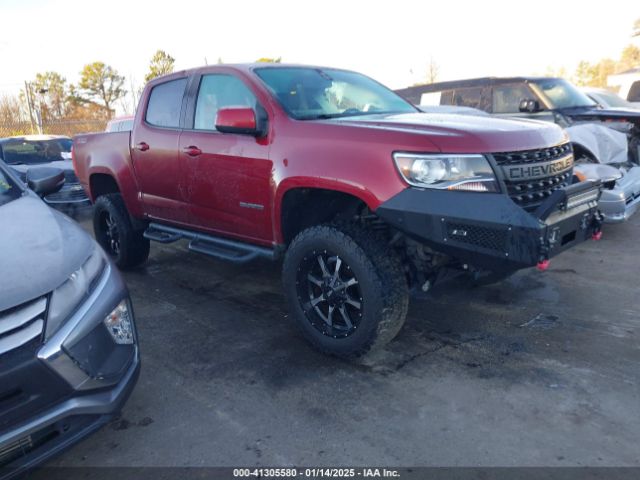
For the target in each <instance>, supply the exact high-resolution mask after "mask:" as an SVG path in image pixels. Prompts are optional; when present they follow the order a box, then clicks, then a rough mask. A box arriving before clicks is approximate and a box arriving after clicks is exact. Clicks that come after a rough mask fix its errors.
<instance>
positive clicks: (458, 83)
mask: <svg viewBox="0 0 640 480" xmlns="http://www.w3.org/2000/svg"><path fill="white" fill-rule="evenodd" d="M555 78H558V77H536V76H528V77H478V78H467V79H464V80H451V81H447V82H436V83H427V84H423V85H414V86H411V87H407V88H400V89H398V90H396V93H400V94H410V93H418V92H419V93H425V92H435V91H439V90H448V89H453V88H465V87H483V86H487V85H500V84H503V83H518V82H533V81H536V80H547V79H555Z"/></svg>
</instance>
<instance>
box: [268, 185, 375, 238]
mask: <svg viewBox="0 0 640 480" xmlns="http://www.w3.org/2000/svg"><path fill="white" fill-rule="evenodd" d="M296 188H309V189H319V190H320V189H322V190H333V191H336V192H341V193H346V194H348V195H351V196H353V197H355V198H358V199H359V200H361V201H362V202H364V203H365V204H366V205H367V207H369V209H370V210H371V211H375V210H376V209H377V208H378V207H379V206H380V205H381V203H382V202H383V201H384V200H385V199H379V198H378V197H377V196H376V195H375V194H374V193H373V192H372V191H371V190H370V189H368V188H367V187H366V186H364V185H361V184H357V183H352V182H349V181H345V180H340V179H337V178H332V177H307V176H297V177H289V178H286V179H284V180H283V181H282V182H280V183H279V184H278V187H277V189H276V194H275V197H274V206H275V208H274V209H273V224H274V230H275V236H276V242H277V243H283V235H282V202H283V199H284V196H285V194H286V193H287V192H289V191H291V190H293V189H296Z"/></svg>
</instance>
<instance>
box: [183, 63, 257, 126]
mask: <svg viewBox="0 0 640 480" xmlns="http://www.w3.org/2000/svg"><path fill="white" fill-rule="evenodd" d="M226 107H251V108H255V107H256V97H255V96H254V95H253V93H252V92H251V90H249V88H248V87H247V86H246V85H245V84H244V83H243V82H242V80H240V79H239V78H237V77H234V76H233V75H220V74H215V75H204V76H203V77H202V79H201V80H200V88H199V89H198V99H197V101H196V116H195V121H194V128H195V129H196V130H215V129H216V117H217V115H218V110H220V109H221V108H226Z"/></svg>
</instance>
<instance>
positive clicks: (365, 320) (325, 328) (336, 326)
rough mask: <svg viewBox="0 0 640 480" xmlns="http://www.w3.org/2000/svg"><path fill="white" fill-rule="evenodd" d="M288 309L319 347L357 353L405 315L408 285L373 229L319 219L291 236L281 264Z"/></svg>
mask: <svg viewBox="0 0 640 480" xmlns="http://www.w3.org/2000/svg"><path fill="white" fill-rule="evenodd" d="M283 282H284V289H285V294H286V297H287V301H288V303H289V309H290V312H291V315H292V318H293V320H294V321H295V322H296V324H297V325H298V327H299V328H300V330H301V331H302V333H303V335H304V336H305V338H306V339H307V340H308V341H309V342H310V343H311V344H312V345H313V346H314V347H315V348H317V349H318V350H320V351H321V352H323V353H327V354H330V355H335V356H338V357H342V358H357V357H360V356H362V355H364V354H366V353H367V352H369V351H371V350H375V349H378V348H380V347H382V346H384V345H385V344H387V343H388V342H390V341H391V340H392V339H393V338H394V337H395V336H396V335H397V334H398V332H399V331H400V329H401V328H402V326H403V324H404V321H405V319H406V316H407V310H408V305H409V291H408V287H407V280H406V277H405V275H404V272H403V268H402V263H401V261H400V259H399V257H398V255H397V254H396V253H395V252H394V251H393V249H392V248H391V247H389V246H388V242H386V241H385V239H384V238H383V237H381V236H380V235H378V234H377V233H376V232H373V231H370V230H367V229H364V228H362V227H359V226H357V225H354V224H336V225H321V226H316V227H311V228H308V229H306V230H304V231H302V232H301V233H300V234H298V236H296V238H294V240H293V241H292V242H291V245H290V246H289V249H288V250H287V253H286V256H285V259H284V265H283Z"/></svg>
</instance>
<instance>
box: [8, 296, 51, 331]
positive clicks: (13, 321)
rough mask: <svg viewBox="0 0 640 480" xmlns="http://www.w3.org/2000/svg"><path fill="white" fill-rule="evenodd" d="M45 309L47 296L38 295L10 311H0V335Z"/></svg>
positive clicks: (24, 322) (24, 323)
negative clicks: (4, 312) (3, 312)
mask: <svg viewBox="0 0 640 480" xmlns="http://www.w3.org/2000/svg"><path fill="white" fill-rule="evenodd" d="M46 309H47V298H46V297H40V298H38V299H36V300H34V301H32V302H31V303H29V304H26V305H23V306H21V307H18V308H17V309H16V310H15V311H13V312H11V313H8V314H4V315H3V314H2V313H0V335H3V334H5V333H7V332H10V331H11V330H15V329H16V328H19V327H21V326H23V325H26V324H27V323H29V322H30V321H31V320H33V319H34V318H36V317H37V316H39V315H42V314H43V313H44V312H45V310H46Z"/></svg>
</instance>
